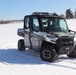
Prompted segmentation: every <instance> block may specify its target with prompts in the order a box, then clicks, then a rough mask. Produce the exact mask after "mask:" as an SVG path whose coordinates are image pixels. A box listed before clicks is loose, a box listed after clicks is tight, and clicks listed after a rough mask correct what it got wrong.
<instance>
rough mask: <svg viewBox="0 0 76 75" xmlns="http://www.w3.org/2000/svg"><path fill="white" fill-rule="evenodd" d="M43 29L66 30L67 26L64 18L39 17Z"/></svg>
mask: <svg viewBox="0 0 76 75" xmlns="http://www.w3.org/2000/svg"><path fill="white" fill-rule="evenodd" d="M41 21H42V25H43V30H44V31H45V32H67V31H68V27H67V25H66V22H65V20H64V19H60V18H41Z"/></svg>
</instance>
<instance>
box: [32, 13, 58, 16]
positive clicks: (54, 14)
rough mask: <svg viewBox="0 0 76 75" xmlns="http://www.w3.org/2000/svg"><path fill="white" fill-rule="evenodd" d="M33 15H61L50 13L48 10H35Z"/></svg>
mask: <svg viewBox="0 0 76 75" xmlns="http://www.w3.org/2000/svg"><path fill="white" fill-rule="evenodd" d="M32 15H49V16H57V17H59V15H58V14H57V13H55V12H54V13H48V12H33V13H32Z"/></svg>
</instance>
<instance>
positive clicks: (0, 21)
mask: <svg viewBox="0 0 76 75" xmlns="http://www.w3.org/2000/svg"><path fill="white" fill-rule="evenodd" d="M15 22H17V23H18V22H23V19H21V20H0V24H8V23H15Z"/></svg>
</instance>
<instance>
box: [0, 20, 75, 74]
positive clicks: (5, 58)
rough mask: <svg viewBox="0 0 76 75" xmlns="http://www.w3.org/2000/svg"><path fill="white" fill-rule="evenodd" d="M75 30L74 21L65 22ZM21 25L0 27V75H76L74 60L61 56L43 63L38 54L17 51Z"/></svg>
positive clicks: (28, 51)
mask: <svg viewBox="0 0 76 75" xmlns="http://www.w3.org/2000/svg"><path fill="white" fill-rule="evenodd" d="M67 22H68V24H69V27H70V29H73V30H76V26H75V25H76V23H75V22H76V20H75V21H73V20H67ZM21 27H23V23H15V24H7V25H0V75H76V59H71V58H68V57H67V56H66V55H62V56H60V57H59V58H58V60H56V61H55V62H52V63H49V62H44V61H42V60H41V59H40V57H39V53H37V52H34V51H32V50H29V49H27V50H26V51H23V52H20V51H19V50H18V49H17V41H18V39H19V38H21V37H19V36H17V28H21Z"/></svg>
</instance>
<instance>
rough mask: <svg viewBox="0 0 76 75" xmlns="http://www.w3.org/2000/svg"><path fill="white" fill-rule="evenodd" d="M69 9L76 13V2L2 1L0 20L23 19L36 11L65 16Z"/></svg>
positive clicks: (67, 0)
mask: <svg viewBox="0 0 76 75" xmlns="http://www.w3.org/2000/svg"><path fill="white" fill-rule="evenodd" d="M68 8H71V10H72V11H75V8H76V0H0V20H10V19H11V20H12V19H23V17H24V16H25V15H26V14H31V13H32V12H35V11H36V12H37V11H38V12H39V11H41V12H43V11H45V12H57V13H58V14H64V13H65V10H66V9H68Z"/></svg>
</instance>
